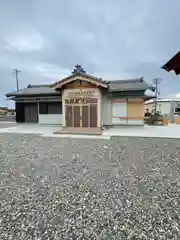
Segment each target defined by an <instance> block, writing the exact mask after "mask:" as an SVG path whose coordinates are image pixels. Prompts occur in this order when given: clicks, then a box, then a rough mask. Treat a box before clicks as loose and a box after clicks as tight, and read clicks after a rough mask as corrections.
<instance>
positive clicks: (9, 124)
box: [0, 121, 17, 129]
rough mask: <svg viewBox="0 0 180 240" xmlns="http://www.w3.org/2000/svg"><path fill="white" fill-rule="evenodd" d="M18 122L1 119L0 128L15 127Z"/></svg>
mask: <svg viewBox="0 0 180 240" xmlns="http://www.w3.org/2000/svg"><path fill="white" fill-rule="evenodd" d="M16 125H17V124H16V123H15V122H4V121H3V122H1V121H0V129H2V128H9V127H15V126H16Z"/></svg>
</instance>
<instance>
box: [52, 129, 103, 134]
mask: <svg viewBox="0 0 180 240" xmlns="http://www.w3.org/2000/svg"><path fill="white" fill-rule="evenodd" d="M54 134H76V135H79V134H81V135H101V134H102V131H101V128H62V129H61V130H60V131H56V132H54Z"/></svg>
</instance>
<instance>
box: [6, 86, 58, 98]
mask: <svg viewBox="0 0 180 240" xmlns="http://www.w3.org/2000/svg"><path fill="white" fill-rule="evenodd" d="M46 94H49V95H58V94H59V92H57V91H55V90H54V89H53V88H51V87H48V86H47V85H28V87H27V88H24V89H21V90H19V91H15V92H11V93H8V94H6V96H7V97H12V96H15V97H16V96H17V97H18V96H24V95H25V96H26V95H27V96H29V95H46Z"/></svg>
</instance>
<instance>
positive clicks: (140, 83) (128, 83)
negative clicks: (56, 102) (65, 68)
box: [6, 78, 153, 97]
mask: <svg viewBox="0 0 180 240" xmlns="http://www.w3.org/2000/svg"><path fill="white" fill-rule="evenodd" d="M101 81H102V80H101ZM103 82H105V81H103ZM106 83H107V84H108V86H109V91H112V92H116V91H132V90H134V91H136V90H147V89H151V90H152V88H153V87H152V86H150V85H148V84H147V83H146V82H145V81H144V80H143V78H137V79H128V80H113V81H109V82H107V81H106ZM46 94H47V95H60V93H59V92H58V91H56V90H54V89H53V88H51V87H50V86H48V85H28V86H27V88H24V89H21V90H19V91H15V92H11V93H8V94H6V96H7V97H13V96H14V97H19V96H30V95H46Z"/></svg>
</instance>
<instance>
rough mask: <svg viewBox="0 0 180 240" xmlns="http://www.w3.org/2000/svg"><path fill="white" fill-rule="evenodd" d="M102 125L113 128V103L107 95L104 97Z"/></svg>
mask: <svg viewBox="0 0 180 240" xmlns="http://www.w3.org/2000/svg"><path fill="white" fill-rule="evenodd" d="M101 99H102V104H101V106H102V112H101V117H102V124H103V125H105V126H111V125H112V103H111V99H109V98H108V97H107V96H106V95H103V96H102V98H101Z"/></svg>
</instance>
